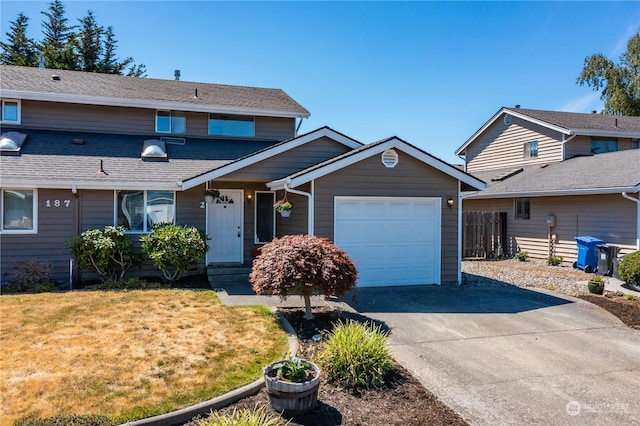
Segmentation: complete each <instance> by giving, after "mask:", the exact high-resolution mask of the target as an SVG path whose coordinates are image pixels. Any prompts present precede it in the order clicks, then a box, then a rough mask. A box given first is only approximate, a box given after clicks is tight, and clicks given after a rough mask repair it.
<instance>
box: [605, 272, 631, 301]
mask: <svg viewBox="0 0 640 426" xmlns="http://www.w3.org/2000/svg"><path fill="white" fill-rule="evenodd" d="M605 280H606V282H605V285H604V289H605V290H606V291H618V292H621V293H624V294H629V295H631V296H636V297H637V298H638V299H640V291H636V290H634V289H632V288H631V287H629V285H628V284H626V283H624V282H623V281H620V280H619V279H616V278H614V277H605Z"/></svg>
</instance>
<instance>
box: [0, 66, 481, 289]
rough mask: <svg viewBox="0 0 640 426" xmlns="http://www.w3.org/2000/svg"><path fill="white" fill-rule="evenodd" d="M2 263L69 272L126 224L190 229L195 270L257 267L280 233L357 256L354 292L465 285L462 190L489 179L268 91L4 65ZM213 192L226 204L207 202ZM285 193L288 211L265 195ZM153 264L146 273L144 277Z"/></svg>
mask: <svg viewBox="0 0 640 426" xmlns="http://www.w3.org/2000/svg"><path fill="white" fill-rule="evenodd" d="M0 73H1V74H0V78H1V80H0V98H1V102H2V114H3V115H2V123H1V124H2V142H0V152H1V154H2V155H1V156H0V180H1V183H0V185H1V187H2V208H1V209H0V214H2V221H1V223H2V228H1V229H0V239H1V247H0V249H1V268H2V275H3V280H8V279H10V278H11V274H12V271H11V269H12V265H13V264H14V262H15V261H17V260H20V259H38V260H48V261H51V262H52V263H53V265H54V273H55V275H56V277H57V278H59V279H65V278H67V277H68V276H69V271H70V255H69V253H68V251H67V250H66V249H65V242H66V241H69V240H71V239H73V238H74V237H75V236H76V235H78V234H79V233H81V232H83V231H84V230H87V229H94V228H101V227H103V226H106V225H122V226H124V227H125V228H127V229H128V232H129V233H130V234H131V236H132V238H133V239H134V241H136V240H137V239H138V238H139V236H140V235H141V234H144V233H148V232H151V227H152V224H153V223H158V222H167V221H169V222H175V223H177V224H188V225H192V226H196V227H197V228H198V229H200V230H202V231H203V232H205V233H206V234H207V238H208V244H209V246H210V250H209V252H208V253H207V255H206V258H205V259H203V262H202V264H201V265H200V267H199V269H200V270H204V268H205V267H206V266H208V267H214V266H215V267H226V266H231V265H250V264H251V261H252V259H253V256H254V252H255V250H256V249H257V248H258V247H260V246H261V245H263V244H265V243H268V242H269V241H271V240H272V239H273V238H274V237H277V236H282V235H286V234H300V233H309V234H315V235H318V236H322V237H327V238H329V239H331V240H332V241H334V242H335V243H336V244H337V245H338V246H340V247H343V248H344V249H345V250H346V251H347V253H349V254H350V255H351V256H352V257H353V258H354V259H355V261H356V265H357V267H358V269H359V272H360V279H359V285H361V286H367V285H369V286H373V285H407V284H448V283H456V282H459V280H460V268H459V265H460V257H459V254H458V253H459V244H460V232H459V226H460V217H461V216H460V208H459V207H460V202H459V193H460V191H459V190H460V188H461V187H465V188H466V187H469V188H472V189H480V188H483V187H484V182H482V181H480V180H478V179H477V178H475V177H473V176H471V175H469V174H467V173H465V172H463V171H461V170H459V169H458V168H456V167H453V166H451V165H449V164H447V163H445V162H443V161H441V160H439V159H437V158H435V157H433V156H431V155H429V154H428V153H426V152H424V151H422V150H420V149H418V148H416V147H414V146H413V145H411V144H409V143H407V142H405V141H402V140H401V139H399V138H395V137H394V138H389V139H385V140H382V141H378V142H374V143H371V144H367V145H363V144H362V143H360V142H358V141H356V140H354V139H352V138H350V137H348V136H346V135H344V134H341V133H339V132H337V131H335V130H333V129H331V128H329V127H322V128H320V129H317V130H314V131H311V132H308V133H306V134H302V135H299V134H297V131H296V129H297V128H299V125H300V123H301V121H302V120H303V119H304V118H306V117H308V116H309V112H308V111H307V110H306V109H305V108H303V107H302V106H301V105H300V104H298V103H297V102H296V101H294V100H293V99H292V98H291V97H289V96H288V95H287V94H286V93H284V92H283V91H281V90H277V89H262V88H251V87H237V86H225V85H216V84H205V83H194V82H187V81H175V80H157V79H146V78H133V77H124V76H116V75H107V74H93V73H82V72H75V71H59V70H47V69H37V68H24V67H13V66H2V67H0ZM206 188H216V189H218V190H219V191H220V197H219V198H217V199H215V200H214V201H213V202H211V203H207V202H205V200H204V196H203V192H204V190H205V189H206ZM284 198H286V199H287V200H288V201H290V202H291V203H292V204H293V209H292V214H291V216H290V217H287V218H285V217H281V216H280V215H278V214H277V213H276V211H275V210H274V208H273V204H274V203H275V201H276V200H279V199H284ZM149 266H150V265H147V266H146V268H147V269H146V270H144V271H142V272H140V273H147V274H148V273H149V272H150V271H149V269H148V268H149Z"/></svg>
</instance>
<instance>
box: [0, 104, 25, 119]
mask: <svg viewBox="0 0 640 426" xmlns="http://www.w3.org/2000/svg"><path fill="white" fill-rule="evenodd" d="M7 102H15V103H16V104H17V106H18V114H17V120H16V121H10V120H5V119H4V105H5V103H7ZM0 123H2V124H16V125H20V124H21V123H22V101H21V100H20V99H2V100H1V102H0Z"/></svg>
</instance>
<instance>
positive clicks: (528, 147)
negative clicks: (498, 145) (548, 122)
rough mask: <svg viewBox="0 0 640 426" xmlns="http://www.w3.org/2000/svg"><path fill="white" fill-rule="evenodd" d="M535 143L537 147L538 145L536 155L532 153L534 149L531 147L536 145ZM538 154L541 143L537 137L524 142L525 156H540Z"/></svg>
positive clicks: (527, 157)
mask: <svg viewBox="0 0 640 426" xmlns="http://www.w3.org/2000/svg"><path fill="white" fill-rule="evenodd" d="M534 144H535V147H536V149H535V155H532V152H534V151H533V150H532V149H531V147H532V146H534ZM538 154H539V143H538V140H537V139H535V140H532V141H529V142H525V143H524V154H523V156H524V158H525V159H529V158H538Z"/></svg>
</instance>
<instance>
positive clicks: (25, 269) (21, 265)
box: [13, 260, 51, 292]
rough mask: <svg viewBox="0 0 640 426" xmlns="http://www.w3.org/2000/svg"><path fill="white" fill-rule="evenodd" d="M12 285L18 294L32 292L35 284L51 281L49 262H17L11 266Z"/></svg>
mask: <svg viewBox="0 0 640 426" xmlns="http://www.w3.org/2000/svg"><path fill="white" fill-rule="evenodd" d="M13 269H14V270H15V276H14V278H13V283H14V284H15V285H16V288H17V291H18V292H25V291H34V288H35V285H36V283H48V282H49V281H51V262H49V261H43V260H19V261H17V262H15V263H14V264H13Z"/></svg>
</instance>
